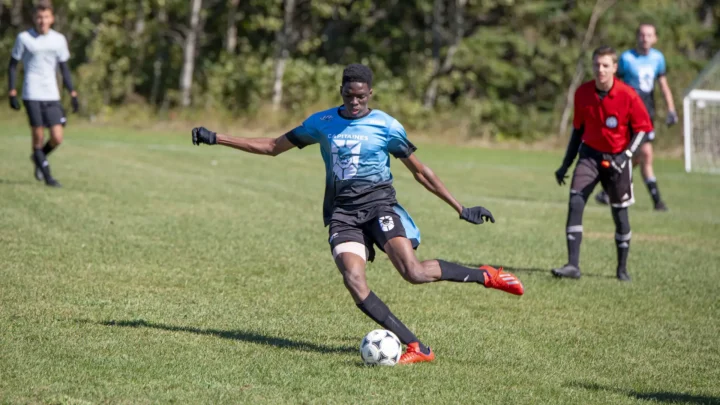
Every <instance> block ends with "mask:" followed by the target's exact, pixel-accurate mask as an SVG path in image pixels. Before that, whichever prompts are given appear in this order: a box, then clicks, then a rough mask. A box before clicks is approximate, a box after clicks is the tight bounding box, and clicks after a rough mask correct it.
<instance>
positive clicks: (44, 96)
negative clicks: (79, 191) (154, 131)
mask: <svg viewBox="0 0 720 405" xmlns="http://www.w3.org/2000/svg"><path fill="white" fill-rule="evenodd" d="M33 18H34V20H35V27H34V28H32V29H29V30H27V31H23V32H21V33H20V34H19V35H18V36H17V39H16V40H15V45H14V46H13V49H12V55H11V57H10V64H9V67H8V89H9V91H8V98H9V101H10V107H11V108H12V109H14V110H20V102H19V101H18V98H17V96H18V94H17V90H16V89H15V78H16V74H17V73H16V72H17V66H18V64H19V63H20V62H22V63H23V66H24V68H25V75H24V81H23V89H22V100H23V104H24V105H25V110H27V115H28V120H29V121H30V128H31V132H32V149H33V153H32V155H31V156H30V158H31V160H32V161H33V162H34V163H35V178H36V179H37V180H38V181H45V184H46V185H48V186H50V187H60V183H59V182H58V181H57V180H55V179H54V178H53V177H52V175H51V174H50V164H49V163H48V160H47V157H48V155H50V153H51V152H52V151H54V150H55V149H56V148H57V147H58V146H60V144H61V143H62V141H63V126H64V125H65V122H66V121H67V120H66V118H65V111H64V110H63V108H62V105H61V104H60V92H59V91H58V85H57V79H56V73H55V72H56V71H57V68H58V66H59V67H60V72H61V73H62V77H63V83H64V84H65V88H66V89H67V90H68V91H69V92H70V95H71V96H72V107H73V112H77V110H78V107H79V104H78V99H77V96H78V95H77V92H76V91H75V90H74V89H73V85H72V80H71V78H70V68H69V67H68V64H67V62H68V60H69V59H70V51H69V50H68V43H67V40H66V39H65V36H64V35H62V34H60V33H59V32H57V31H55V30H53V29H51V28H50V27H52V25H53V23H54V22H55V16H54V14H53V8H52V3H51V2H50V1H49V0H41V1H39V2H38V3H37V4H36V5H35V11H34V14H33ZM45 128H48V129H49V130H50V140H48V141H47V143H45Z"/></svg>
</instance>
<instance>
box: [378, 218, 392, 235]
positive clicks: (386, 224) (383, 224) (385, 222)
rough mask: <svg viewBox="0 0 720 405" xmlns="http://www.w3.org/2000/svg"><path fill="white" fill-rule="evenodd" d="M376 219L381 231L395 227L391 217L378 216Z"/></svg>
mask: <svg viewBox="0 0 720 405" xmlns="http://www.w3.org/2000/svg"><path fill="white" fill-rule="evenodd" d="M378 221H379V222H380V229H382V230H383V232H388V231H391V230H392V229H393V228H395V222H393V219H392V217H380V218H379V219H378Z"/></svg>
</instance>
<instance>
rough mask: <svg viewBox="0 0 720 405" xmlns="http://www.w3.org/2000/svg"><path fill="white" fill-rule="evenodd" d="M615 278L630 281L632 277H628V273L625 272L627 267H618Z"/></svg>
mask: <svg viewBox="0 0 720 405" xmlns="http://www.w3.org/2000/svg"><path fill="white" fill-rule="evenodd" d="M617 279H618V280H620V281H632V278H630V275H629V274H628V273H627V269H618V270H617Z"/></svg>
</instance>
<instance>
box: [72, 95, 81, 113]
mask: <svg viewBox="0 0 720 405" xmlns="http://www.w3.org/2000/svg"><path fill="white" fill-rule="evenodd" d="M70 104H72V111H73V114H75V113H77V112H78V110H79V109H80V102H79V101H78V98H77V96H75V97H73V98H72V100H70Z"/></svg>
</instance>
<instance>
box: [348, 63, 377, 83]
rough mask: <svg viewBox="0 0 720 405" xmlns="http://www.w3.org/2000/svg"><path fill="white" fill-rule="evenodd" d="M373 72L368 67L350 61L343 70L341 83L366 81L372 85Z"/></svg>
mask: <svg viewBox="0 0 720 405" xmlns="http://www.w3.org/2000/svg"><path fill="white" fill-rule="evenodd" d="M372 79H373V72H372V70H370V68H369V67H367V66H365V65H362V64H360V63H351V64H349V65H347V67H346V68H345V70H343V75H342V85H343V86H344V85H345V83H367V85H368V87H372Z"/></svg>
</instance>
